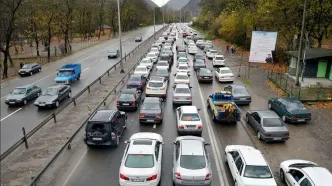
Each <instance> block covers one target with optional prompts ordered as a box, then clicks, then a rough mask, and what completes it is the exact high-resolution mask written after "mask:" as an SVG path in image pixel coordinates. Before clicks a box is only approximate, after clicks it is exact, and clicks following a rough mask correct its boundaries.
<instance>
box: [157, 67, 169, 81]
mask: <svg viewBox="0 0 332 186" xmlns="http://www.w3.org/2000/svg"><path fill="white" fill-rule="evenodd" d="M156 76H159V77H163V78H165V79H166V80H169V70H168V69H167V68H159V69H157V71H156Z"/></svg>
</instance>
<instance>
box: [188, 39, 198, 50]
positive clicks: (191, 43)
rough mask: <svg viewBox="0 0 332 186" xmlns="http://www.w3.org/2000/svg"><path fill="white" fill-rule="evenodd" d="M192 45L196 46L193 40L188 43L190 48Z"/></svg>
mask: <svg viewBox="0 0 332 186" xmlns="http://www.w3.org/2000/svg"><path fill="white" fill-rule="evenodd" d="M190 47H196V44H195V42H194V41H192V40H190V42H189V44H188V49H189V48H190Z"/></svg>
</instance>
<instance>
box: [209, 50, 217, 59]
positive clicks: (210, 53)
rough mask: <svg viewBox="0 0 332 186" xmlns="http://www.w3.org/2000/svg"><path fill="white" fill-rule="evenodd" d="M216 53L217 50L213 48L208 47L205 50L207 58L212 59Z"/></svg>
mask: <svg viewBox="0 0 332 186" xmlns="http://www.w3.org/2000/svg"><path fill="white" fill-rule="evenodd" d="M217 54H218V51H217V50H214V49H209V50H208V51H207V52H206V57H207V58H208V59H212V58H214V56H215V55H217Z"/></svg>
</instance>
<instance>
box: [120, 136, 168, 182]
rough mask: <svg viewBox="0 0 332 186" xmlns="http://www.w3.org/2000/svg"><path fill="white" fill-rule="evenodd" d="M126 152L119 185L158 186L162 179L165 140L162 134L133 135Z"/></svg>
mask: <svg viewBox="0 0 332 186" xmlns="http://www.w3.org/2000/svg"><path fill="white" fill-rule="evenodd" d="M125 143H126V144H127V146H126V150H125V151H124V154H123V157H122V161H121V165H120V170H119V172H120V173H119V185H128V186H129V185H137V184H138V183H139V185H142V186H143V185H151V186H156V185H158V184H159V182H160V179H161V170H162V167H161V166H162V155H163V144H164V142H163V138H162V137H161V135H160V134H157V133H150V132H140V133H136V134H133V135H132V136H131V137H130V139H129V140H128V141H126V142H125Z"/></svg>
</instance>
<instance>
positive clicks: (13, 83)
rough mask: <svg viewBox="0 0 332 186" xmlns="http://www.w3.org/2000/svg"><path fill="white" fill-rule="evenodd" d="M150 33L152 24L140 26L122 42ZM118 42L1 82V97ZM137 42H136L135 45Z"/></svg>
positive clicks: (90, 56)
mask: <svg viewBox="0 0 332 186" xmlns="http://www.w3.org/2000/svg"><path fill="white" fill-rule="evenodd" d="M161 27H162V26H161V25H157V26H156V29H157V30H158V29H160V28H161ZM152 33H153V26H149V27H145V28H141V29H138V30H135V31H132V32H129V33H126V34H125V35H124V36H123V40H122V42H124V41H126V40H129V39H134V37H135V36H137V35H143V39H144V40H145V39H147V38H148V37H149V36H150V35H152ZM118 44H119V40H118V39H117V38H114V39H111V40H109V41H105V42H104V43H101V44H99V45H96V46H94V47H90V48H87V49H85V50H82V51H79V52H76V53H74V54H72V55H70V56H68V57H65V58H63V59H60V60H58V61H57V62H56V63H50V65H45V66H43V67H44V68H43V69H42V72H41V73H37V74H34V75H33V76H27V77H23V78H21V77H17V78H15V79H13V80H9V81H8V82H6V83H4V84H2V87H1V99H4V98H5V97H6V95H8V94H9V93H10V92H11V91H12V90H13V89H14V88H15V87H17V86H21V85H25V84H30V83H38V82H41V81H45V80H46V79H47V78H49V77H50V76H54V75H55V74H56V69H59V68H61V67H62V66H63V65H64V64H67V63H72V62H75V63H77V62H80V61H83V60H84V59H89V58H95V57H96V55H97V54H101V53H104V54H105V55H107V51H108V50H110V49H114V48H111V47H110V45H112V46H117V45H118ZM138 44H139V43H137V45H138ZM116 48H118V47H116ZM91 53H92V54H91ZM90 61H91V60H86V61H85V63H89V62H90ZM81 64H82V65H84V62H81ZM46 81H47V80H46Z"/></svg>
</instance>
